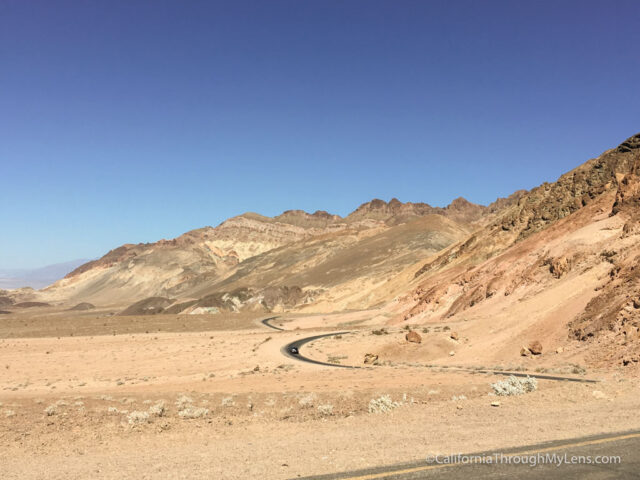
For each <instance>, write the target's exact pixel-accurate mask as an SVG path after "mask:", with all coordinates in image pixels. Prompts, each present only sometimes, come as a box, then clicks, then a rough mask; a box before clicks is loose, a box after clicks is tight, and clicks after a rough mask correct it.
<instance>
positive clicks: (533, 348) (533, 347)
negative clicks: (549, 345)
mask: <svg viewBox="0 0 640 480" xmlns="http://www.w3.org/2000/svg"><path fill="white" fill-rule="evenodd" d="M529 351H530V352H531V353H532V354H534V355H541V354H542V344H541V343H540V342H539V341H538V340H536V341H534V342H531V343H530V344H529Z"/></svg>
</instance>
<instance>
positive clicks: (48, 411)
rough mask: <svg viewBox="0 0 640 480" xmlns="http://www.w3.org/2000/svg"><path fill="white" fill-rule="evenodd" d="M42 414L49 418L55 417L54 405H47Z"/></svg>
mask: <svg viewBox="0 0 640 480" xmlns="http://www.w3.org/2000/svg"><path fill="white" fill-rule="evenodd" d="M44 413H46V414H47V416H48V417H51V416H52V415H55V414H56V406H55V405H49V406H48V407H47V408H45V409H44Z"/></svg>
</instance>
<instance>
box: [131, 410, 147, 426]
mask: <svg viewBox="0 0 640 480" xmlns="http://www.w3.org/2000/svg"><path fill="white" fill-rule="evenodd" d="M127 420H128V421H129V425H136V424H139V423H149V413H148V412H140V411H138V410H134V411H133V412H131V413H130V414H129V415H127Z"/></svg>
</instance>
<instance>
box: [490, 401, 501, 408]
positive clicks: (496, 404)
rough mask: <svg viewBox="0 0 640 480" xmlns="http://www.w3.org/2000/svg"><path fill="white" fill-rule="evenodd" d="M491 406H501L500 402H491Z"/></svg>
mask: <svg viewBox="0 0 640 480" xmlns="http://www.w3.org/2000/svg"><path fill="white" fill-rule="evenodd" d="M491 406H492V407H499V406H500V402H491Z"/></svg>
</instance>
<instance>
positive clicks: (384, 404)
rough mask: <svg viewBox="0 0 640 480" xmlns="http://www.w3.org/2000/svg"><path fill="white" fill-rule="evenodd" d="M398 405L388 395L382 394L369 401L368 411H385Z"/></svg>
mask: <svg viewBox="0 0 640 480" xmlns="http://www.w3.org/2000/svg"><path fill="white" fill-rule="evenodd" d="M399 406H400V404H399V403H398V402H394V401H393V400H391V397H390V396H389V395H382V396H380V397H378V398H372V399H371V400H370V401H369V413H386V412H390V411H391V410H393V409H394V408H398V407H399Z"/></svg>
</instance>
